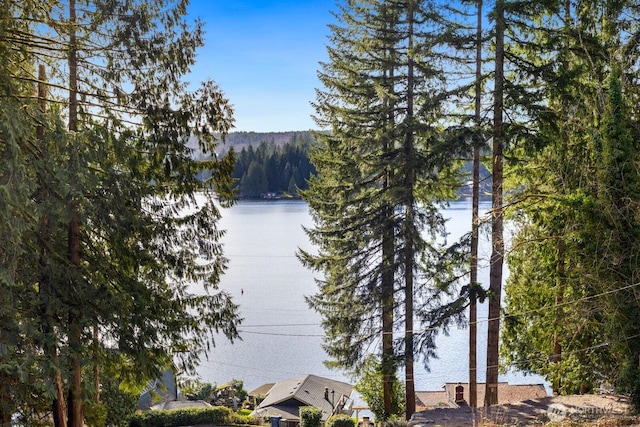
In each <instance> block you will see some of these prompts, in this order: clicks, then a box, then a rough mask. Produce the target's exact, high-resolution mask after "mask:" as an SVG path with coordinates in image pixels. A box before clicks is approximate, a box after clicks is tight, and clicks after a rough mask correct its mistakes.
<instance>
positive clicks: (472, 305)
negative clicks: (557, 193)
mask: <svg viewBox="0 0 640 427" xmlns="http://www.w3.org/2000/svg"><path fill="white" fill-rule="evenodd" d="M477 5H478V6H477V8H478V23H477V27H476V28H477V31H476V82H475V92H476V93H475V118H474V123H475V127H476V130H475V132H474V133H473V190H472V202H471V204H472V206H471V274H470V275H471V277H470V283H469V289H470V292H469V406H470V407H472V408H475V407H477V406H478V363H477V352H478V350H477V347H478V306H477V299H478V298H477V293H476V288H477V286H478V285H479V284H478V229H479V227H480V215H479V209H478V205H479V204H480V144H481V143H482V140H481V138H482V137H481V135H480V127H481V125H482V123H481V120H482V118H481V107H482V105H481V98H482V97H481V95H482V94H481V91H482V0H477Z"/></svg>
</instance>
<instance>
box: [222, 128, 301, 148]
mask: <svg viewBox="0 0 640 427" xmlns="http://www.w3.org/2000/svg"><path fill="white" fill-rule="evenodd" d="M297 138H303V139H313V137H312V136H311V132H310V131H289V132H231V133H229V135H227V137H226V138H225V141H224V144H222V145H221V147H222V148H223V149H229V148H230V147H233V149H234V150H235V152H236V153H239V152H240V151H241V150H242V149H243V148H249V146H253V147H254V148H255V147H257V146H258V145H260V144H261V143H263V142H266V143H267V144H273V145H277V146H282V145H284V144H286V143H289V142H291V140H292V139H297Z"/></svg>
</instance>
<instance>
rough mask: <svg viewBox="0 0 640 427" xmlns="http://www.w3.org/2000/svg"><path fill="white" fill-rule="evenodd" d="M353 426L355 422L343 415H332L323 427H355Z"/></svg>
mask: <svg viewBox="0 0 640 427" xmlns="http://www.w3.org/2000/svg"><path fill="white" fill-rule="evenodd" d="M355 425H356V422H355V420H354V419H353V418H351V417H350V416H348V415H345V414H336V415H332V416H331V417H329V419H328V420H327V422H326V423H325V427H355Z"/></svg>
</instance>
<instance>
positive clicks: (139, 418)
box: [129, 406, 258, 427]
mask: <svg viewBox="0 0 640 427" xmlns="http://www.w3.org/2000/svg"><path fill="white" fill-rule="evenodd" d="M199 424H205V425H215V426H229V425H249V424H253V425H256V424H258V421H257V420H256V419H254V418H253V417H249V416H246V415H239V414H237V413H235V412H233V411H232V410H231V409H229V408H227V407H224V406H214V407H212V408H187V409H172V410H168V411H138V412H136V413H135V414H134V415H133V416H131V418H130V420H129V427H182V426H193V425H199Z"/></svg>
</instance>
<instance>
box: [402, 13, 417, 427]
mask: <svg viewBox="0 0 640 427" xmlns="http://www.w3.org/2000/svg"><path fill="white" fill-rule="evenodd" d="M407 21H408V24H409V34H408V35H409V40H408V44H407V119H408V120H410V121H411V122H413V85H414V78H413V73H414V61H413V21H414V16H413V3H412V1H410V2H409V10H408V11H407ZM404 154H405V163H406V165H407V166H406V174H405V183H404V191H405V192H406V195H405V209H406V218H405V226H404V230H405V236H404V241H405V242H404V244H405V254H404V258H405V260H404V262H405V271H404V276H405V277H404V284H405V303H404V304H405V337H404V369H405V417H406V419H407V420H410V419H411V416H412V415H413V413H414V412H415V411H416V389H415V381H414V373H413V362H414V360H413V351H414V342H413V341H414V337H413V279H414V277H413V275H414V270H415V267H414V257H415V243H414V242H415V237H414V228H413V227H414V222H415V214H414V210H413V209H414V206H413V205H414V198H413V191H414V188H415V171H414V164H415V153H414V132H413V126H412V125H411V124H410V125H409V126H408V127H407V133H406V135H405V144H404Z"/></svg>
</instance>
